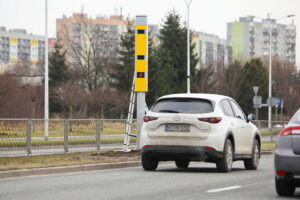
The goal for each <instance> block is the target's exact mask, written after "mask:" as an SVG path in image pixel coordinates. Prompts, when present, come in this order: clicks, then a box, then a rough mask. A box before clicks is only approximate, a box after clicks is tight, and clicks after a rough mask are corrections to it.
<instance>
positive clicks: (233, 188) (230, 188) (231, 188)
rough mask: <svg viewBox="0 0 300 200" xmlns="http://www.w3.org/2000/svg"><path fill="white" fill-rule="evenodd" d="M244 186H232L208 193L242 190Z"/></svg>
mask: <svg viewBox="0 0 300 200" xmlns="http://www.w3.org/2000/svg"><path fill="white" fill-rule="evenodd" d="M241 187H242V186H238V185H237V186H231V187H225V188H219V189H214V190H208V191H207V193H214V192H223V191H227V190H235V189H238V188H241Z"/></svg>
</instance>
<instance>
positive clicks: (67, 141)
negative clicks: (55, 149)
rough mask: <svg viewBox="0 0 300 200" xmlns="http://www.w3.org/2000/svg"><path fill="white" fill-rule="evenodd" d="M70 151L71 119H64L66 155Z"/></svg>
mask: <svg viewBox="0 0 300 200" xmlns="http://www.w3.org/2000/svg"><path fill="white" fill-rule="evenodd" d="M68 151H69V121H68V120H65V121H64V152H65V156H67V154H68Z"/></svg>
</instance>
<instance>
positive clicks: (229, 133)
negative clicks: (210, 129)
mask: <svg viewBox="0 0 300 200" xmlns="http://www.w3.org/2000/svg"><path fill="white" fill-rule="evenodd" d="M227 139H229V140H230V142H231V144H232V147H233V153H234V154H235V141H234V136H233V133H232V132H231V131H229V132H228V133H227V134H226V138H225V141H226V140H227ZM224 143H225V142H224Z"/></svg>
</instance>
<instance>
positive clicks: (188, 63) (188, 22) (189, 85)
mask: <svg viewBox="0 0 300 200" xmlns="http://www.w3.org/2000/svg"><path fill="white" fill-rule="evenodd" d="M191 3H192V0H190V1H189V2H188V1H187V0H185V4H186V6H187V22H186V24H187V93H191V69H190V5H191Z"/></svg>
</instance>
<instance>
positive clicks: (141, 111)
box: [136, 92, 146, 149]
mask: <svg viewBox="0 0 300 200" xmlns="http://www.w3.org/2000/svg"><path fill="white" fill-rule="evenodd" d="M136 98H137V99H136V100H137V101H136V113H137V117H136V124H137V137H136V139H137V140H136V146H137V149H140V148H141V147H140V136H141V130H142V125H143V118H144V115H145V106H146V102H145V92H137V94H136Z"/></svg>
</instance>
